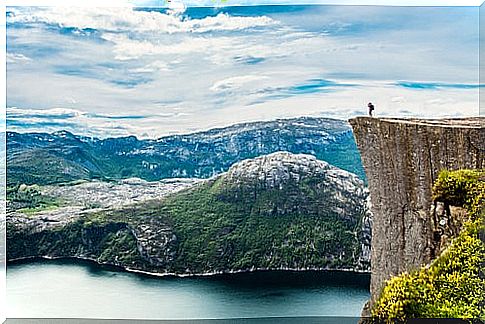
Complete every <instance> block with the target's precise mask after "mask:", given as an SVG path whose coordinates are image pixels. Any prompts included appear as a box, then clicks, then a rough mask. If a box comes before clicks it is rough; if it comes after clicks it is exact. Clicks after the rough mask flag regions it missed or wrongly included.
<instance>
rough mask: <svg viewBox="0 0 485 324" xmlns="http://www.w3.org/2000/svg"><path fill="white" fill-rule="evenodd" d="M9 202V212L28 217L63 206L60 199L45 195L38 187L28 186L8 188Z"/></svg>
mask: <svg viewBox="0 0 485 324" xmlns="http://www.w3.org/2000/svg"><path fill="white" fill-rule="evenodd" d="M7 201H8V209H9V210H17V211H18V212H21V213H24V214H27V215H30V214H33V213H36V212H39V211H45V210H51V209H55V208H57V207H59V206H60V205H61V204H62V202H61V201H59V200H58V199H54V198H52V197H48V196H45V195H43V194H42V193H41V191H40V187H39V186H38V185H26V184H21V185H15V186H9V187H7Z"/></svg>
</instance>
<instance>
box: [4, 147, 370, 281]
mask: <svg viewBox="0 0 485 324" xmlns="http://www.w3.org/2000/svg"><path fill="white" fill-rule="evenodd" d="M68 186H72V185H68ZM66 190H69V189H68V188H67V189H66ZM367 198H368V192H367V189H366V187H365V185H364V182H363V181H362V180H360V179H359V178H358V177H357V176H355V175H354V174H351V173H349V172H347V171H344V170H341V169H339V168H336V167H334V166H332V165H330V164H328V163H327V162H324V161H321V160H318V159H316V158H315V157H314V156H311V155H304V154H292V153H289V152H276V153H272V154H269V155H265V156H260V157H257V158H254V159H247V160H243V161H241V162H238V163H236V164H234V165H233V166H231V167H230V168H229V170H228V171H227V172H225V173H222V174H220V175H217V176H215V177H212V178H210V179H208V180H204V181H198V182H196V183H195V184H194V185H192V186H191V187H189V188H188V189H184V190H181V191H177V192H175V193H172V194H169V195H168V196H165V197H161V198H160V199H155V200H150V201H148V200H147V201H144V202H142V203H137V204H133V205H130V206H123V207H120V208H108V209H102V210H99V209H96V210H93V211H89V210H85V211H84V212H83V214H80V215H79V216H77V217H71V216H69V215H67V214H66V215H65V216H64V219H59V215H58V214H55V213H54V212H52V216H50V215H49V212H44V213H42V214H41V215H40V214H33V215H28V216H26V215H22V214H21V213H14V214H13V215H10V217H8V221H7V224H8V234H7V235H8V238H7V239H8V242H9V245H8V250H7V257H8V259H9V260H12V259H17V258H24V257H32V256H48V257H69V256H70V257H82V258H89V259H94V260H96V261H98V262H102V263H108V264H115V265H120V266H123V267H125V268H131V269H137V270H143V271H149V272H159V273H175V274H196V273H217V272H230V271H248V270H254V269H317V268H325V269H347V270H368V268H369V249H370V217H369V213H368V210H367V204H366V201H367Z"/></svg>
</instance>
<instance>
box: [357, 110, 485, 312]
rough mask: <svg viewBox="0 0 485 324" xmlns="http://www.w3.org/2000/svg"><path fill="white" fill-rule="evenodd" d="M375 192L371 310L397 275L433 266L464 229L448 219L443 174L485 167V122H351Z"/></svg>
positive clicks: (476, 120) (409, 120)
mask: <svg viewBox="0 0 485 324" xmlns="http://www.w3.org/2000/svg"><path fill="white" fill-rule="evenodd" d="M350 124H351V125H352V127H353V130H354V136H355V138H356V141H357V145H358V147H359V150H360V152H361V156H362V162H363V164H364V168H365V171H366V174H367V178H368V183H369V189H370V193H371V203H372V207H371V210H372V213H373V227H372V235H373V236H372V252H371V267H372V276H371V296H372V297H371V305H372V304H373V302H375V299H376V298H377V297H378V295H379V293H380V291H381V289H382V287H383V286H384V283H385V281H386V280H387V279H389V278H390V277H391V276H394V275H397V274H399V273H402V272H404V271H409V270H412V269H415V268H417V267H419V266H421V265H423V264H427V263H429V262H430V261H431V260H432V259H434V258H435V257H436V256H437V254H439V252H440V250H441V249H442V244H443V236H445V235H447V233H450V232H453V231H456V228H455V227H456V224H455V225H454V224H452V222H449V221H448V220H447V219H446V218H444V219H442V218H440V216H443V214H441V215H440V210H439V209H440V208H439V207H440V206H438V205H436V204H434V203H433V199H432V192H431V190H432V184H433V182H434V181H435V180H436V178H437V175H438V173H439V171H440V170H442V169H449V170H455V169H461V168H470V169H477V168H484V167H485V128H484V127H485V118H467V119H440V120H422V119H390V118H386V119H379V118H369V117H359V118H355V119H351V120H350Z"/></svg>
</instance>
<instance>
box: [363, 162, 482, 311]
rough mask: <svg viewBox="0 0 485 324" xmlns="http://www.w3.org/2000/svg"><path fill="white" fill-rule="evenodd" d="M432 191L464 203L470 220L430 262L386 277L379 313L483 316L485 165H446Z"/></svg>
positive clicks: (377, 307) (445, 199)
mask: <svg viewBox="0 0 485 324" xmlns="http://www.w3.org/2000/svg"><path fill="white" fill-rule="evenodd" d="M433 191H434V198H435V199H436V200H437V201H442V202H445V203H447V204H453V205H458V206H463V207H465V208H466V209H467V210H468V213H469V216H470V220H469V221H468V222H466V223H465V225H464V228H463V229H462V231H461V233H460V234H459V235H458V236H457V237H456V238H455V239H454V240H453V241H452V243H451V245H450V246H449V247H448V248H447V249H446V250H445V251H444V252H443V253H442V254H441V255H440V256H439V257H438V258H437V259H436V260H435V261H434V262H432V263H431V265H429V266H428V267H423V268H421V269H419V270H417V271H414V272H411V273H403V274H401V275H399V276H396V277H393V278H391V279H390V280H389V281H388V282H387V285H386V286H385V287H384V289H383V291H382V293H381V296H380V298H379V300H378V301H377V303H376V305H375V306H374V309H373V310H372V315H373V316H374V317H376V318H379V319H406V318H468V319H470V318H482V319H483V318H485V307H484V302H485V279H484V277H483V273H481V268H482V267H483V265H484V260H485V243H484V242H483V241H482V240H481V239H480V236H481V235H483V233H484V232H485V225H484V220H485V171H483V170H458V171H443V172H441V174H440V175H439V177H438V179H437V181H436V182H435V185H434V187H433Z"/></svg>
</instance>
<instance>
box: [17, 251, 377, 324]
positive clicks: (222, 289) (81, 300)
mask: <svg viewBox="0 0 485 324" xmlns="http://www.w3.org/2000/svg"><path fill="white" fill-rule="evenodd" d="M368 286H369V276H368V275H363V274H355V273H349V272H324V271H312V272H282V271H271V272H269V271H268V272H257V273H246V274H231V275H217V276H212V277H192V278H176V277H163V278H156V277H150V276H143V275H137V274H132V273H126V272H120V271H111V270H108V269H104V268H101V267H99V266H96V265H93V264H90V263H86V262H79V261H60V260H57V261H35V262H29V263H19V264H10V265H9V266H8V268H7V303H8V308H7V309H8V314H7V316H8V317H95V318H143V319H155V318H158V319H179V318H190V319H193V318H236V317H270V316H359V315H360V311H361V309H362V306H363V305H364V303H365V301H366V300H367V298H368V297H369V291H368Z"/></svg>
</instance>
